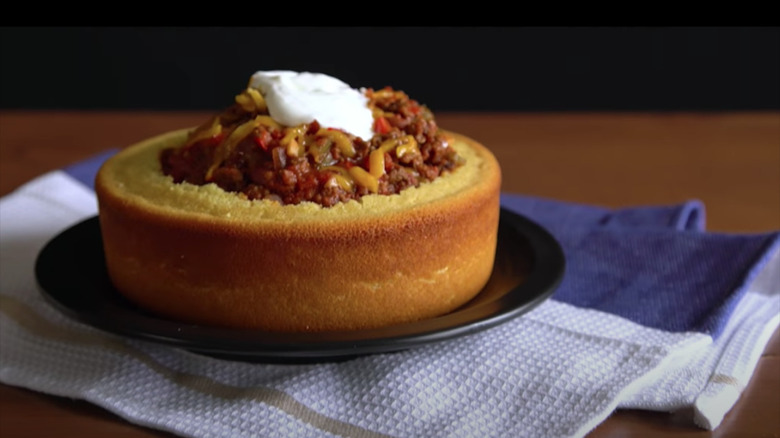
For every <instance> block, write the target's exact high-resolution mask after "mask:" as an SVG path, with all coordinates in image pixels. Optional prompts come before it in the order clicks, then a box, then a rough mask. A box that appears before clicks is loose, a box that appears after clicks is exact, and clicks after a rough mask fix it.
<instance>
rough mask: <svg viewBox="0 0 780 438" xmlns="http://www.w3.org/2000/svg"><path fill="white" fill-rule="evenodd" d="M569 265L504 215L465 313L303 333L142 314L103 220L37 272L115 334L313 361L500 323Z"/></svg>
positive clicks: (53, 246) (86, 224) (70, 234)
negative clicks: (108, 250) (109, 263)
mask: <svg viewBox="0 0 780 438" xmlns="http://www.w3.org/2000/svg"><path fill="white" fill-rule="evenodd" d="M564 263H565V262H564V256H563V251H562V250H561V247H560V245H559V244H558V242H557V241H556V240H555V239H554V238H553V237H552V236H551V235H550V234H549V233H548V232H547V231H546V230H545V229H544V228H542V227H540V226H539V225H537V224H535V223H534V222H532V221H530V220H528V219H526V218H524V217H522V216H519V215H517V214H515V213H512V212H510V211H508V210H505V209H502V210H501V216H500V224H499V230H498V247H497V251H496V261H495V265H494V268H493V273H492V275H491V277H490V280H489V281H488V283H487V285H486V286H485V288H484V289H483V290H482V291H481V292H480V293H479V295H477V296H476V297H475V298H474V299H473V300H472V301H470V302H469V303H467V304H465V305H464V306H462V307H461V308H459V309H458V310H455V311H453V312H451V313H448V314H446V315H443V316H440V317H436V318H432V319H427V320H424V321H418V322H414V323H409V324H402V325H395V326H392V327H387V328H381V329H372V330H363V331H350V332H324V333H296V334H288V333H274V332H267V331H258V330H239V329H225V328H215V327H207V326H200V325H194V324H185V323H180V322H176V321H172V320H167V319H163V318H160V317H158V316H155V315H152V314H149V313H146V312H145V311H143V310H141V309H139V308H137V307H136V306H134V305H133V304H131V303H130V302H129V301H127V300H126V299H125V298H123V297H122V296H121V295H120V294H119V293H118V292H117V290H116V289H115V288H114V287H113V285H112V284H111V281H110V280H109V278H108V274H107V272H106V266H105V260H104V258H103V245H102V239H101V236H100V223H99V222H98V218H97V217H93V218H90V219H87V220H85V221H83V222H80V223H78V224H76V225H74V226H73V227H71V228H69V229H67V230H65V231H64V232H62V233H61V234H59V235H58V236H56V237H55V238H54V239H52V240H51V241H50V242H49V243H48V244H47V245H46V246H45V247H44V248H43V250H41V252H40V254H39V255H38V259H37V261H36V266H35V276H36V278H37V280H38V284H39V285H40V287H41V291H42V293H43V296H44V297H45V298H46V299H47V300H48V301H49V302H50V303H51V304H53V305H54V306H55V307H57V308H58V309H59V310H60V311H62V312H63V313H65V314H66V315H68V316H70V317H72V318H74V319H76V320H78V321H81V322H83V323H86V324H89V325H92V326H94V327H97V328H100V329H103V330H106V331H109V332H113V333H117V334H120V335H124V336H129V337H133V338H139V339H144V340H147V341H153V342H157V343H161V344H166V345H171V346H175V347H181V348H185V349H188V350H191V351H194V352H198V353H203V354H209V355H214V356H219V357H224V358H229V359H233V360H250V361H266V362H280V361H281V362H308V361H323V360H337V359H346V358H351V357H354V356H358V355H363V354H373V353H385V352H391V351H398V350H404V349H408V348H411V347H417V346H422V345H426V344H430V343H434V342H440V341H443V340H447V339H452V338H455V337H458V336H464V335H469V334H472V333H475V332H478V331H480V330H484V329H487V328H489V327H493V326H496V325H498V324H501V323H503V322H506V321H508V320H510V319H512V318H515V317H517V316H519V315H521V314H523V313H525V312H528V311H529V310H531V309H533V308H534V307H536V306H537V305H539V304H540V303H541V302H543V301H544V300H546V299H547V298H549V297H550V295H552V293H553V291H554V290H555V288H556V287H557V286H558V284H559V282H560V280H561V278H562V277H563V272H564Z"/></svg>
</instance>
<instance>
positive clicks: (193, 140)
mask: <svg viewBox="0 0 780 438" xmlns="http://www.w3.org/2000/svg"><path fill="white" fill-rule="evenodd" d="M366 96H367V97H368V98H369V107H370V108H371V109H372V111H373V115H374V127H373V129H374V132H375V135H374V137H373V138H371V140H370V141H367V142H366V141H363V140H362V139H361V138H359V137H355V136H353V135H351V134H349V133H345V132H343V131H339V130H333V129H323V128H322V127H320V125H319V123H318V122H317V121H316V120H315V121H313V122H311V123H308V124H304V125H300V126H296V127H284V126H280V125H279V124H277V123H276V122H274V121H273V120H272V119H271V118H270V116H268V111H267V108H266V107H265V103H264V101H263V100H262V97H261V96H260V95H259V93H257V92H256V90H252V89H247V90H246V91H244V92H243V93H242V94H240V95H238V96H237V97H236V103H235V104H234V105H232V106H231V107H229V108H228V109H227V110H225V112H224V113H222V114H220V115H219V116H217V117H215V118H214V119H212V120H211V121H210V122H208V123H206V124H204V125H202V126H200V127H198V128H197V129H195V131H193V133H192V134H190V137H189V138H188V140H187V141H186V142H185V144H184V145H183V146H181V147H178V148H170V149H165V150H163V151H162V153H161V155H160V162H161V164H162V170H163V173H165V174H166V175H170V176H171V177H172V178H173V180H174V181H175V182H177V183H179V182H183V181H186V182H189V183H192V184H199V185H202V184H207V183H212V182H213V183H215V184H217V185H218V186H219V187H221V188H222V189H224V190H226V191H230V192H237V193H240V194H242V196H246V197H247V198H248V199H271V200H275V201H278V202H280V203H283V204H298V203H300V202H303V201H311V202H316V203H318V204H320V205H323V206H326V207H327V206H332V205H334V204H336V203H338V202H345V201H348V200H350V199H359V198H360V197H362V196H364V195H367V194H370V193H378V194H382V195H389V194H394V193H398V192H400V191H401V190H403V189H405V188H408V187H417V186H419V185H420V184H421V183H423V182H426V181H431V180H433V179H435V178H437V177H438V176H439V175H441V174H442V173H444V172H447V171H451V170H453V169H454V168H456V167H457V166H459V165H460V164H461V159H460V158H459V157H458V156H457V154H456V153H455V150H454V149H453V148H451V147H449V145H448V141H447V139H446V137H445V136H444V135H443V134H442V133H441V132H440V130H439V129H438V127H437V125H436V122H435V120H434V118H433V114H432V113H431V111H430V110H429V109H428V108H426V107H425V106H423V105H420V104H419V103H417V102H416V101H414V100H412V99H410V98H409V97H408V96H407V95H406V94H405V93H403V92H401V91H395V90H393V89H391V88H389V87H387V88H384V89H381V90H378V91H374V90H372V89H368V90H367V91H366Z"/></svg>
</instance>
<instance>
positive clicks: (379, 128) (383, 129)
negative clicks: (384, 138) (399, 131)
mask: <svg viewBox="0 0 780 438" xmlns="http://www.w3.org/2000/svg"><path fill="white" fill-rule="evenodd" d="M390 129H391V126H390V123H389V122H388V121H387V119H386V118H384V117H377V118H376V119H374V132H376V133H377V134H387V133H388V132H390Z"/></svg>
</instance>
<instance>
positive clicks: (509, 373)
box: [0, 157, 780, 437]
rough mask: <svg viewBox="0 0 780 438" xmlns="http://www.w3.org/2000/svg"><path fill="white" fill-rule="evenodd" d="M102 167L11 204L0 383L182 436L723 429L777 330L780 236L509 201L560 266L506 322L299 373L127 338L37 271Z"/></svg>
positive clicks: (695, 221)
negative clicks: (615, 421) (683, 413)
mask: <svg viewBox="0 0 780 438" xmlns="http://www.w3.org/2000/svg"><path fill="white" fill-rule="evenodd" d="M103 158H104V157H99V158H98V159H96V160H91V161H88V162H85V163H81V164H80V165H78V166H74V167H71V168H69V169H67V170H66V171H56V172H52V173H49V174H46V175H43V176H42V177H40V178H38V179H36V180H34V181H31V182H30V183H28V184H27V185H25V186H23V187H21V188H20V189H18V190H17V191H15V192H14V193H12V194H10V195H8V196H6V197H4V198H3V199H2V200H0V237H1V239H2V240H1V241H0V269H2V272H1V274H0V381H2V382H3V383H6V384H9V385H15V386H20V387H25V388H29V389H32V390H35V391H40V392H44V393H49V394H56V395H60V396H66V397H72V398H76V399H82V400H87V401H90V402H92V403H94V404H96V405H99V406H102V407H104V408H106V409H108V410H110V411H113V412H115V413H116V414H118V415H120V416H121V417H123V418H125V419H127V420H128V421H130V422H133V423H136V424H140V425H144V426H148V427H151V428H156V429H161V430H166V431H170V432H173V433H175V434H179V435H182V436H193V437H237V436H250V437H255V436H264V437H289V436H296V437H323V436H356V437H373V436H395V437H475V436H479V437H570V436H582V435H585V434H587V433H588V432H589V431H590V430H592V429H593V428H594V427H595V426H596V425H598V424H599V423H600V422H601V421H603V420H604V419H605V418H606V417H607V416H608V415H609V414H610V413H611V412H613V411H614V410H615V409H617V408H621V407H626V408H639V409H650V410H659V411H674V410H677V409H683V408H693V409H692V410H693V412H695V414H694V415H695V417H694V419H693V421H695V423H696V424H697V425H698V426H699V427H701V428H705V429H714V428H716V427H717V426H718V424H719V423H720V422H721V420H722V418H723V416H724V415H725V413H726V412H728V410H729V409H730V408H731V407H732V406H733V404H734V403H735V401H736V399H737V397H738V396H739V393H740V391H741V389H742V388H743V387H744V386H745V385H746V384H747V382H748V380H749V379H750V376H751V375H752V373H753V370H754V367H755V364H756V362H757V360H758V357H759V355H760V354H761V352H762V351H763V349H764V347H765V345H766V343H767V341H768V339H769V336H770V335H771V334H772V332H773V331H774V330H775V328H776V327H777V326H778V322H779V321H780V256H778V248H779V247H780V235H778V233H763V234H753V235H730V234H714V233H708V232H706V231H705V230H704V210H703V206H702V205H701V204H699V203H697V202H690V203H686V204H683V205H676V206H669V207H642V208H627V209H622V210H607V209H602V208H597V207H591V206H584V205H573V204H569V203H561V202H556V201H552V200H545V199H534V198H529V197H521V196H515V195H505V196H504V197H503V199H502V203H503V205H504V206H505V207H506V208H509V209H512V210H514V211H516V212H518V213H520V214H523V215H525V216H527V217H529V218H530V219H532V220H534V221H536V222H538V223H539V224H541V225H543V226H545V227H546V228H547V229H548V230H550V231H551V232H552V234H553V235H555V236H556V238H557V239H558V240H559V241H560V242H561V244H562V246H563V248H564V251H565V253H566V257H567V268H566V274H565V277H564V280H563V282H562V283H561V285H560V288H559V289H558V290H557V291H556V293H555V295H553V298H552V299H550V300H548V301H546V302H544V303H543V304H542V305H540V306H539V307H537V308H536V309H534V310H533V311H531V312H530V313H527V314H525V315H523V316H521V317H519V318H516V319H514V320H511V321H509V322H507V323H505V324H502V325H499V326H497V327H494V328H491V329H488V330H486V331H483V332H480V333H476V334H472V335H469V336H465V337H462V338H458V339H454V340H450V341H446V342H442V343H439V344H435V345H430V346H426V347H420V348H415V349H412V350H407V351H403V352H398V353H392V354H379V355H372V356H364V357H359V358H356V359H353V360H349V361H344V362H338V363H322V364H306V365H278V364H252V363H243V362H232V361H227V360H221V359H216V358H212V357H206V356H202V355H197V354H194V353H191V352H188V351H185V350H180V349H176V348H171V347H167V346H162V345H157V344H154V343H149V342H144V341H138V340H131V339H125V338H122V337H119V336H116V335H112V334H108V333H105V332H102V331H100V330H97V329H95V328H92V327H89V326H86V325H83V324H80V323H77V322H74V321H73V320H70V319H69V318H67V317H65V316H63V315H62V314H60V313H59V312H58V311H56V310H55V309H54V308H52V307H51V306H49V305H48V304H47V303H46V302H45V301H44V300H43V299H42V298H41V296H40V294H39V293H38V291H37V287H36V284H35V279H34V276H33V264H34V262H35V258H36V256H37V254H38V251H40V249H41V248H42V247H43V245H44V244H45V243H46V242H47V241H48V240H49V239H51V238H52V237H53V236H55V235H56V234H57V233H59V232H60V231H62V230H63V229H65V228H67V227H69V226H71V225H73V224H74V223H76V222H77V221H80V220H82V219H84V218H87V217H89V216H92V215H94V214H95V213H96V202H95V197H94V194H93V192H92V190H91V188H90V186H89V183H90V181H91V179H92V176H93V175H94V172H95V170H96V167H97V165H98V164H99V162H100V160H102V159H103ZM79 180H80V181H82V182H79ZM84 183H86V184H84ZM74 293H77V291H74ZM692 425H693V423H692Z"/></svg>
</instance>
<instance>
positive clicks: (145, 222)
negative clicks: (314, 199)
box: [95, 130, 501, 332]
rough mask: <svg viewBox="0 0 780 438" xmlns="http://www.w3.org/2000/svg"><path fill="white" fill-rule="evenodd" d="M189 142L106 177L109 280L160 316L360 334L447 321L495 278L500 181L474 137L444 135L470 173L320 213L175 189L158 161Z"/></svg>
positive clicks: (150, 147) (162, 139) (121, 164)
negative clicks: (432, 319) (444, 316)
mask: <svg viewBox="0 0 780 438" xmlns="http://www.w3.org/2000/svg"><path fill="white" fill-rule="evenodd" d="M187 133H188V130H180V131H174V132H170V133H166V134H163V135H161V136H158V137H155V138H151V139H149V140H146V141H143V142H141V143H138V144H136V145H133V146H130V147H128V148H125V149H123V150H122V151H120V152H119V153H118V154H116V155H115V156H113V157H112V158H110V159H109V160H108V161H106V163H105V164H104V165H103V166H102V167H101V169H100V171H99V172H98V175H97V178H96V181H95V190H96V193H97V197H98V205H99V217H100V227H101V232H102V236H103V244H104V251H105V258H106V265H107V269H108V274H109V276H110V278H111V280H112V282H113V284H114V286H115V287H116V289H117V290H118V291H119V292H120V293H121V294H122V295H124V296H125V297H126V298H128V299H129V300H131V301H132V302H134V303H135V304H136V305H138V306H139V307H141V308H143V309H145V310H147V311H149V312H151V313H154V314H157V315H159V316H162V317H165V318H168V319H173V320H178V321H182V322H187V323H196V324H202V325H210V326H221V327H233V328H253V329H261V330H268V331H283V332H303V331H336V330H359V329H368V328H377V327H383V326H389V325H393V324H399V323H404V322H410V321H415V320H420V319H425V318H430V317H435V316H438V315H442V314H445V313H447V312H450V311H452V310H454V309H456V308H458V307H459V306H461V305H463V304H465V303H466V302H468V301H469V300H470V299H471V298H473V297H474V296H475V295H476V294H478V293H479V291H480V290H481V288H482V287H483V286H484V285H485V283H486V282H487V280H488V278H489V277H490V274H491V271H492V267H493V260H494V256H495V248H496V235H497V230H498V217H499V191H500V183H501V173H500V169H499V165H498V163H497V161H496V159H495V157H494V156H493V155H492V154H491V153H490V151H489V150H487V149H486V148H485V147H483V146H482V145H480V144H479V143H477V142H475V141H474V140H471V139H469V138H466V137H464V136H461V135H458V134H454V133H447V135H449V136H450V137H451V138H452V139H453V141H452V142H451V147H454V148H456V150H457V152H458V154H459V155H460V156H461V157H462V158H463V159H464V160H465V163H464V164H463V165H462V166H460V167H458V168H457V169H455V170H454V171H452V172H450V173H447V174H444V175H442V176H440V177H439V178H437V179H435V180H434V181H432V182H430V183H425V184H422V185H421V186H420V187H417V188H409V189H407V190H404V191H402V192H401V193H400V194H396V195H389V196H384V195H367V196H364V197H362V198H361V200H360V201H349V202H346V203H340V204H337V205H335V206H332V207H322V206H320V205H318V204H314V203H308V202H305V203H301V204H298V205H280V204H278V203H276V202H273V201H267V200H254V201H250V200H247V199H244V198H241V197H240V196H238V195H236V194H235V193H230V192H226V191H224V190H222V189H220V188H219V187H217V186H216V185H214V184H207V185H203V186H200V185H194V184H188V183H181V184H176V183H173V181H172V179H171V178H170V177H168V176H165V175H163V173H162V172H161V169H160V164H159V159H158V156H159V153H160V151H161V150H162V149H163V148H168V147H171V146H177V145H179V144H182V143H183V142H184V140H185V138H186V136H187Z"/></svg>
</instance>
